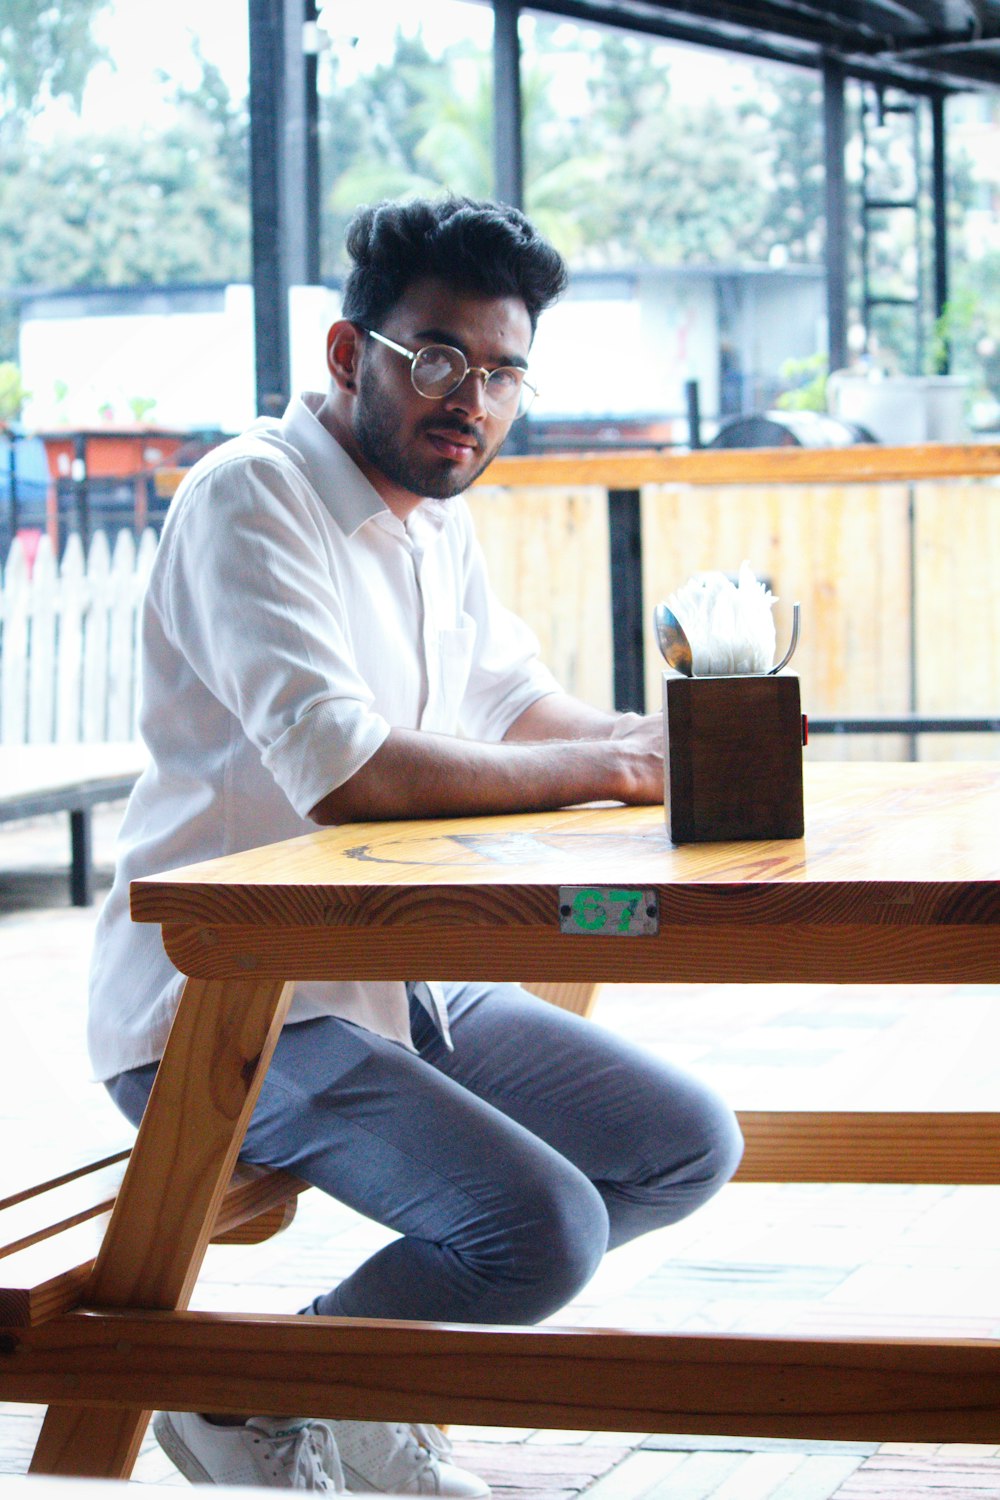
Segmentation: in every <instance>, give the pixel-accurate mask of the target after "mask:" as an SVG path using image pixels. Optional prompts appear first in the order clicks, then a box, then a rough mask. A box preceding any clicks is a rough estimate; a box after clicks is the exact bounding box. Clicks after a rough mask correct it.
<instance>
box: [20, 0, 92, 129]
mask: <svg viewBox="0 0 1000 1500" xmlns="http://www.w3.org/2000/svg"><path fill="white" fill-rule="evenodd" d="M107 7H108V0H59V3H58V4H45V3H43V0H3V4H2V9H0V121H2V128H3V130H4V131H5V133H8V134H9V133H11V132H12V130H14V129H15V128H16V127H19V126H20V125H21V124H22V123H23V121H24V119H25V117H27V116H30V115H32V114H33V113H35V112H36V111H37V110H39V109H41V108H43V107H44V106H45V104H47V103H48V101H49V100H50V99H58V98H60V97H65V98H68V99H69V100H70V101H71V102H72V103H73V105H74V106H76V107H77V108H79V105H80V99H81V97H82V95H83V88H84V84H85V83H86V81H87V75H88V74H89V72H90V70H91V68H92V67H93V66H94V64H95V63H96V62H98V61H99V60H100V59H101V58H103V57H104V56H105V53H104V51H103V50H102V48H100V47H99V46H98V45H97V43H96V42H95V40H94V36H93V29H92V28H93V23H94V20H95V18H96V17H97V16H98V15H99V14H100V12H101V11H103V10H106V9H107Z"/></svg>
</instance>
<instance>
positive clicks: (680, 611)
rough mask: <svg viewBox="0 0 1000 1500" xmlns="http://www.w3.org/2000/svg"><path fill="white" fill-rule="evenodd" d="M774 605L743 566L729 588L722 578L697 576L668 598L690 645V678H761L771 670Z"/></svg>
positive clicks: (719, 575)
mask: <svg viewBox="0 0 1000 1500" xmlns="http://www.w3.org/2000/svg"><path fill="white" fill-rule="evenodd" d="M775 603H776V600H775V598H774V595H773V594H772V593H771V590H770V589H769V588H767V587H766V585H765V584H763V583H761V582H760V580H759V579H758V578H757V577H756V576H755V574H754V571H753V569H752V568H751V566H750V564H749V563H748V562H743V563H741V564H740V571H739V574H738V576H737V581H736V583H735V584H734V583H733V581H732V579H731V578H728V577H727V576H726V574H725V573H696V574H695V575H694V577H693V578H689V579H688V581H687V583H685V584H684V586H683V587H682V588H679V589H677V591H676V592H675V593H673V594H671V595H670V598H669V599H668V600H667V608H668V609H672V610H673V612H674V614H675V615H676V616H677V618H678V620H679V621H680V623H681V626H682V627H683V630H684V634H685V635H686V636H687V638H688V641H689V642H690V645H691V656H692V675H693V676H695V677H731V676H736V675H749V674H751V673H764V672H768V671H770V669H771V667H772V666H773V665H774V649H775V633H774V615H773V614H772V613H771V611H772V609H773V607H774V605H775Z"/></svg>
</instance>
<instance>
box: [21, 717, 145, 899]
mask: <svg viewBox="0 0 1000 1500" xmlns="http://www.w3.org/2000/svg"><path fill="white" fill-rule="evenodd" d="M147 759H148V753H147V751H146V747H145V746H144V745H143V744H142V743H141V742H138V741H132V740H128V741H123V742H110V741H109V742H107V743H101V744H89V745H75V744H74V745H0V823H11V822H15V821H16V820H18V819H21V818H36V817H41V816H43V815H44V814H46V813H54V812H66V813H69V823H70V851H71V853H70V899H71V900H72V903H73V905H74V906H90V905H91V904H92V902H93V900H94V859H93V839H92V834H91V811H92V809H93V808H94V807H96V806H97V805H98V804H99V803H101V802H115V801H117V800H119V799H120V798H123V797H127V796H128V794H129V793H130V792H131V790H132V788H133V786H134V785H135V783H136V781H137V780H138V777H139V775H140V773H141V772H142V770H143V768H144V767H145V765H146V762H147Z"/></svg>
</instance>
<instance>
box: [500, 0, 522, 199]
mask: <svg viewBox="0 0 1000 1500" xmlns="http://www.w3.org/2000/svg"><path fill="white" fill-rule="evenodd" d="M519 15H520V6H519V4H518V0H493V192H494V194H495V196H496V197H497V198H498V199H499V201H500V202H501V203H510V204H511V205H512V206H513V207H514V208H522V209H523V207H524V147H523V142H522V136H521V46H520V41H519V38H518V34H517V21H518V16H519Z"/></svg>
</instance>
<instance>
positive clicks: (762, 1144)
mask: <svg viewBox="0 0 1000 1500" xmlns="http://www.w3.org/2000/svg"><path fill="white" fill-rule="evenodd" d="M737 1117H738V1119H739V1122H740V1128H741V1129H742V1131H743V1137H744V1140H745V1143H746V1149H745V1151H744V1154H743V1160H742V1162H741V1163H740V1166H739V1170H738V1171H737V1173H736V1178H735V1180H736V1181H738V1182H928V1183H941V1182H949V1183H951V1182H955V1183H994V1184H995V1183H1000V1114H983V1113H970V1114H957V1113H956V1114H929V1113H924V1112H920V1111H912V1112H905V1113H896V1112H892V1113H890V1112H880V1111H874V1112H861V1113H857V1112H852V1111H836V1110H835V1111H825V1112H824V1111H815V1112H813V1111H809V1112H799V1111H784V1110H741V1111H739V1112H738V1116H737Z"/></svg>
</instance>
